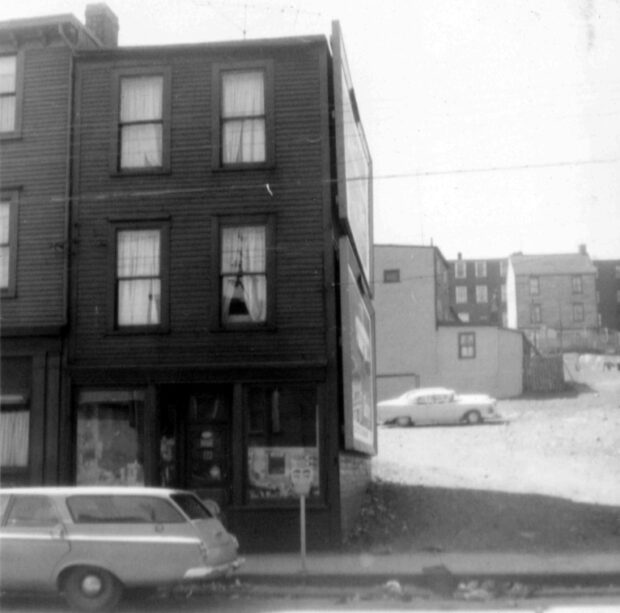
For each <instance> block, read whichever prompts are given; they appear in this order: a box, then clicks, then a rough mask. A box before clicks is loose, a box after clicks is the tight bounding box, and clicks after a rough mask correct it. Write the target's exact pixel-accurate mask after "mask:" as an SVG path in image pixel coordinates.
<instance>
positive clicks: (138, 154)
mask: <svg viewBox="0 0 620 613" xmlns="http://www.w3.org/2000/svg"><path fill="white" fill-rule="evenodd" d="M116 77H117V81H115V83H116V88H117V98H116V100H117V102H116V104H117V105H118V106H117V109H116V116H117V117H118V127H117V131H116V132H115V135H114V136H115V138H114V139H113V159H112V160H111V163H112V168H113V171H114V172H153V171H159V172H161V171H164V170H168V169H169V166H170V144H169V140H170V138H169V131H170V104H169V95H170V93H169V79H170V77H169V71H168V70H164V71H162V70H158V71H154V72H147V73H143V72H139V71H134V70H132V71H123V72H121V73H119V74H117V75H116Z"/></svg>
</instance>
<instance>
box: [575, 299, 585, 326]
mask: <svg viewBox="0 0 620 613" xmlns="http://www.w3.org/2000/svg"><path fill="white" fill-rule="evenodd" d="M585 319H586V313H585V308H584V305H583V303H581V302H573V322H574V323H576V324H579V323H583V322H584V321H585Z"/></svg>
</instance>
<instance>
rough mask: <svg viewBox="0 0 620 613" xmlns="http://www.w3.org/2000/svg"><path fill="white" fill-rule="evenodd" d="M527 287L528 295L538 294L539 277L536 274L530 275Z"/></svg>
mask: <svg viewBox="0 0 620 613" xmlns="http://www.w3.org/2000/svg"><path fill="white" fill-rule="evenodd" d="M528 287H529V291H530V296H540V277H539V276H538V275H530V277H529V279H528Z"/></svg>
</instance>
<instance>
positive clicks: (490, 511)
mask: <svg viewBox="0 0 620 613" xmlns="http://www.w3.org/2000/svg"><path fill="white" fill-rule="evenodd" d="M577 364H579V368H578V369H577V367H576V366H577ZM566 365H567V369H566V373H567V380H569V381H570V382H571V385H572V388H573V390H572V391H571V392H567V393H566V394H565V395H563V396H561V397H558V396H554V397H549V396H547V397H537V398H525V397H523V398H519V399H514V400H504V401H500V403H499V407H498V408H499V411H500V413H502V415H503V416H504V417H505V421H504V423H501V424H494V425H491V424H489V425H480V426H454V427H445V426H444V427H424V428H385V427H382V428H380V429H379V454H378V455H377V457H376V458H374V460H373V475H374V479H375V484H374V486H373V488H372V490H371V492H370V493H369V496H368V500H367V502H366V505H365V507H364V509H363V512H362V519H361V521H360V523H359V525H358V528H357V531H356V534H355V537H354V538H353V543H354V544H360V545H361V544H365V545H366V546H368V545H371V546H372V545H374V546H377V547H387V548H389V549H391V550H394V549H400V550H411V549H427V550H428V549H430V550H433V549H437V550H485V549H487V550H494V551H498V550H504V551H506V550H519V551H558V552H561V551H566V550H571V551H572V550H578V551H586V550H590V551H618V552H619V553H620V370H617V369H614V370H604V369H603V361H602V358H597V357H581V358H580V359H579V360H578V359H577V356H568V357H567V359H566Z"/></svg>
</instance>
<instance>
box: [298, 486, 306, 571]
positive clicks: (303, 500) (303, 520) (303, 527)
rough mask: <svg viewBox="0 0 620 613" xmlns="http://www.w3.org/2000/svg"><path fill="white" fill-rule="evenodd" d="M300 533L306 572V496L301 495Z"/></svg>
mask: <svg viewBox="0 0 620 613" xmlns="http://www.w3.org/2000/svg"><path fill="white" fill-rule="evenodd" d="M299 534H300V539H301V543H300V545H301V572H302V573H304V574H305V573H306V572H307V569H306V497H305V496H304V495H303V494H302V495H301V496H300V497H299Z"/></svg>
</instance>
